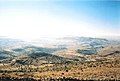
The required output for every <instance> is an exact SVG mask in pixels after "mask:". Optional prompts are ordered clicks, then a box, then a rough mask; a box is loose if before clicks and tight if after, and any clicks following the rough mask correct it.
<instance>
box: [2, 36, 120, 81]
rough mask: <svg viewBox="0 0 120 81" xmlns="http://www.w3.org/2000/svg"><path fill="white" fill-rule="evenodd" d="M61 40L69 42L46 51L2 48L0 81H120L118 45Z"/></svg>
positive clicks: (94, 40) (89, 40) (103, 40)
mask: <svg viewBox="0 0 120 81" xmlns="http://www.w3.org/2000/svg"><path fill="white" fill-rule="evenodd" d="M64 40H65V41H66V40H69V42H67V43H63V41H62V44H61V43H60V44H56V45H53V46H51V45H49V48H44V47H36V46H24V47H22V48H21V47H20V46H19V48H18V47H17V48H16V47H12V49H10V48H9V49H8V47H5V49H4V48H2V46H1V49H0V57H1V60H0V81H80V80H120V44H119V42H112V43H111V41H108V40H105V39H96V38H95V39H94V38H84V40H83V38H80V39H79V38H76V39H75V38H74V39H73V38H64ZM71 40H72V43H71ZM78 40H79V41H80V42H78ZM83 41H86V42H83ZM76 42H77V44H76ZM81 42H82V43H81ZM2 44H3V43H2ZM63 44H64V45H63ZM71 44H72V45H71ZM61 46H62V47H61ZM10 47H11V46H10ZM55 47H58V48H55ZM3 57H4V58H3Z"/></svg>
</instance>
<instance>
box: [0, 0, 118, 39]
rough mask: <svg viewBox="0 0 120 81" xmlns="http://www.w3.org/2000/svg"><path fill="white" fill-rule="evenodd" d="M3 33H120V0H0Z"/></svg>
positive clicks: (28, 35)
mask: <svg viewBox="0 0 120 81" xmlns="http://www.w3.org/2000/svg"><path fill="white" fill-rule="evenodd" d="M0 36H7V37H14V38H21V39H35V38H40V37H62V36H120V1H119V2H118V1H106V0H105V1H104V0H103V1H95V0H94V1H90V0H89V1H82V0H80V1H79V0H65V1H64V0H0Z"/></svg>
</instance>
